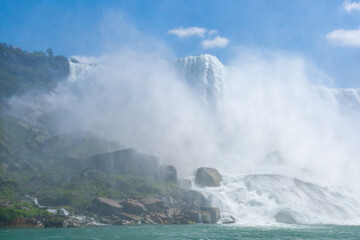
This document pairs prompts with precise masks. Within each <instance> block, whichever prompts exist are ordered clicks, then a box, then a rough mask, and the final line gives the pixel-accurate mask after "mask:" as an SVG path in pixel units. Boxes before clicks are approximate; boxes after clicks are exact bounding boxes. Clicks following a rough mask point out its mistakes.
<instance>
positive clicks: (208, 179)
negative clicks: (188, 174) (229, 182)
mask: <svg viewBox="0 0 360 240" xmlns="http://www.w3.org/2000/svg"><path fill="white" fill-rule="evenodd" d="M221 178H222V177H221V175H220V173H219V172H218V170H216V169H215V168H205V167H202V168H199V169H198V170H197V171H196V175H195V183H196V184H197V185H199V186H200V187H219V186H220V182H221Z"/></svg>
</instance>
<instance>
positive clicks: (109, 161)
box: [78, 148, 159, 177]
mask: <svg viewBox="0 0 360 240" xmlns="http://www.w3.org/2000/svg"><path fill="white" fill-rule="evenodd" d="M79 162H81V163H82V164H81V166H78V167H85V166H86V167H88V168H93V169H96V170H100V171H103V172H106V173H116V174H130V175H134V176H151V177H152V176H154V175H155V174H156V173H157V170H158V168H159V160H158V159H157V158H156V157H155V156H153V155H150V154H145V153H140V152H138V151H136V150H135V149H133V148H128V149H122V150H118V151H114V152H107V153H100V154H96V155H94V156H91V157H89V158H88V159H86V160H80V161H79Z"/></svg>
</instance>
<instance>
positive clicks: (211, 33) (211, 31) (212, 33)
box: [208, 29, 218, 35]
mask: <svg viewBox="0 0 360 240" xmlns="http://www.w3.org/2000/svg"><path fill="white" fill-rule="evenodd" d="M216 34H218V31H217V30H216V29H211V30H209V31H208V35H216Z"/></svg>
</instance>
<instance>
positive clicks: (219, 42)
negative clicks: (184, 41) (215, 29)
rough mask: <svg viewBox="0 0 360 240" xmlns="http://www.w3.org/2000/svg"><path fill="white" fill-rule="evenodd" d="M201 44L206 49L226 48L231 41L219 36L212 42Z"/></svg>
mask: <svg viewBox="0 0 360 240" xmlns="http://www.w3.org/2000/svg"><path fill="white" fill-rule="evenodd" d="M201 44H202V46H203V48H205V49H209V48H224V47H226V46H227V45H228V44H229V39H227V38H224V37H219V36H217V37H215V38H213V39H211V40H204V41H202V42H201Z"/></svg>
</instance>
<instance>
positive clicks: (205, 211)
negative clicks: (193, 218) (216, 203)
mask: <svg viewBox="0 0 360 240" xmlns="http://www.w3.org/2000/svg"><path fill="white" fill-rule="evenodd" d="M200 213H201V216H202V222H203V223H212V224H214V223H217V222H218V221H219V219H220V210H219V208H217V207H202V208H201V209H200Z"/></svg>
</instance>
